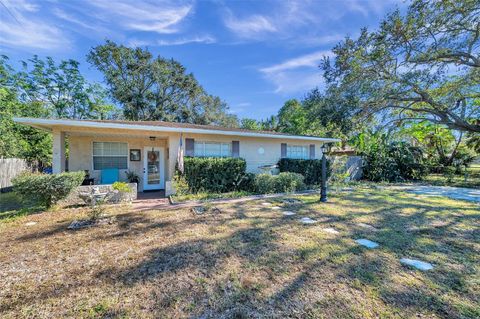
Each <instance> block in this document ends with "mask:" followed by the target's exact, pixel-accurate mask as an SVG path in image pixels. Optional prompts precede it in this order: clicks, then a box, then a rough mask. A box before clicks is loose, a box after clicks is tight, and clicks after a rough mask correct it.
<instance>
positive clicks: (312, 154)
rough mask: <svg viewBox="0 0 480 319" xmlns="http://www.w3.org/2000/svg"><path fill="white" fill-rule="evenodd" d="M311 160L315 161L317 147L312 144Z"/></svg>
mask: <svg viewBox="0 0 480 319" xmlns="http://www.w3.org/2000/svg"><path fill="white" fill-rule="evenodd" d="M310 159H315V145H314V144H310Z"/></svg>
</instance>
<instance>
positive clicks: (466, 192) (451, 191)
mask: <svg viewBox="0 0 480 319" xmlns="http://www.w3.org/2000/svg"><path fill="white" fill-rule="evenodd" d="M395 188H396V189H399V190H405V191H407V192H411V193H415V194H418V195H423V196H444V197H448V198H451V199H459V200H466V201H471V202H477V203H480V189H474V188H462V187H450V186H415V185H412V186H396V187H395Z"/></svg>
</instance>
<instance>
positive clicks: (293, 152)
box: [287, 144, 310, 159]
mask: <svg viewBox="0 0 480 319" xmlns="http://www.w3.org/2000/svg"><path fill="white" fill-rule="evenodd" d="M299 149H301V150H300V151H299ZM287 158H292V159H309V158H310V149H309V146H308V145H290V144H287Z"/></svg>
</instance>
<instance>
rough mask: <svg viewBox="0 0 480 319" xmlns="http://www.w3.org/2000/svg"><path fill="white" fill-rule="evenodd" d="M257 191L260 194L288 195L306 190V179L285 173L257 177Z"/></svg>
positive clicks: (255, 183)
mask: <svg viewBox="0 0 480 319" xmlns="http://www.w3.org/2000/svg"><path fill="white" fill-rule="evenodd" d="M254 185H255V191H256V192H257V193H260V194H271V193H288V192H294V191H300V190H303V189H305V183H304V178H303V176H302V175H300V174H297V173H290V172H283V173H280V174H278V175H270V174H258V175H256V176H255V181H254Z"/></svg>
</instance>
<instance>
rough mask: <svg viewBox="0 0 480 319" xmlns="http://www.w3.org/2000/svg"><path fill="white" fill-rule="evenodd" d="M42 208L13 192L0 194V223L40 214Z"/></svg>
mask: <svg viewBox="0 0 480 319" xmlns="http://www.w3.org/2000/svg"><path fill="white" fill-rule="evenodd" d="M42 209H44V207H42V206H39V205H38V204H36V203H35V202H33V201H28V200H27V201H26V200H25V199H22V198H20V197H18V196H17V195H16V194H15V193H14V192H9V193H0V221H3V222H5V221H10V220H14V219H16V218H19V217H22V216H26V215H30V214H34V213H37V212H40V211H41V210H42Z"/></svg>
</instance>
